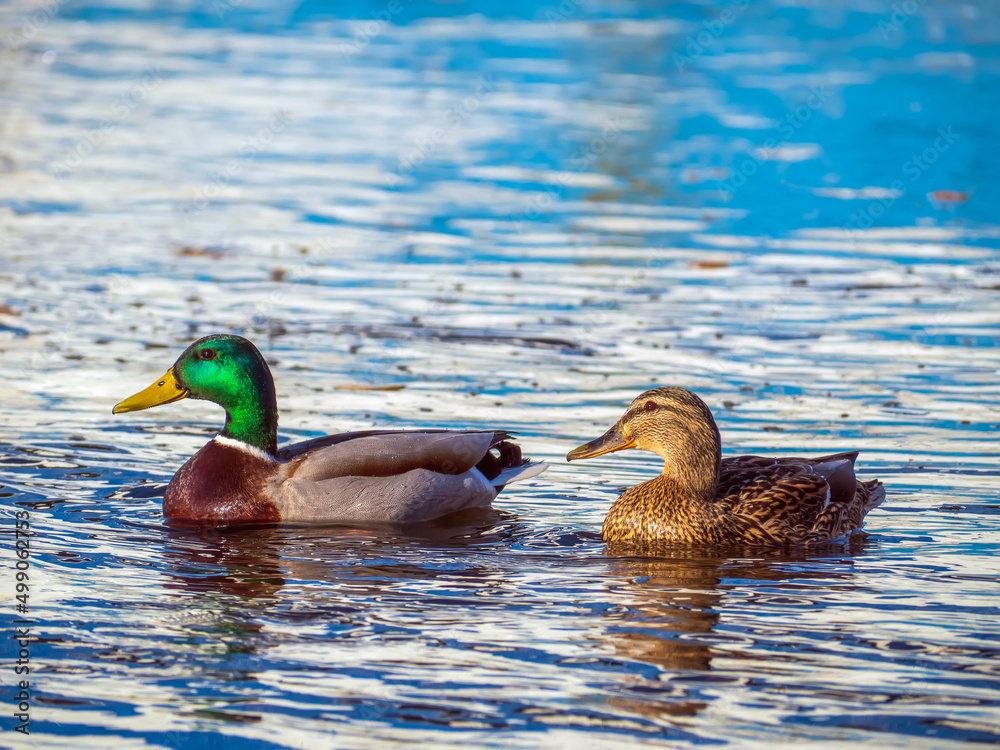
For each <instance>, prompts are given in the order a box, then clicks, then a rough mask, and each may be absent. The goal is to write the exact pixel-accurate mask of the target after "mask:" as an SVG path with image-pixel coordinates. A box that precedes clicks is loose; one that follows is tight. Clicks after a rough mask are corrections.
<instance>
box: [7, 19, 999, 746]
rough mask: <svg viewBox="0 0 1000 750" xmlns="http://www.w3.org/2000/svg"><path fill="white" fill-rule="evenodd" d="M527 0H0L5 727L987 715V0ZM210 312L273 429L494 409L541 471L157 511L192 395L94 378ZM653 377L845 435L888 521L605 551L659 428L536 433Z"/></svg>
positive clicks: (117, 738)
mask: <svg viewBox="0 0 1000 750" xmlns="http://www.w3.org/2000/svg"><path fill="white" fill-rule="evenodd" d="M262 5H263V4H262ZM507 5H508V6H509V7H507V8H505V10H504V11H503V13H501V14H500V15H498V11H497V10H496V8H495V7H494V6H492V5H490V4H485V3H474V2H470V3H459V4H456V5H448V6H442V5H438V4H433V3H423V2H417V1H416V0H415V1H414V2H404V3H401V4H398V6H397V5H396V4H385V5H382V4H378V3H376V4H372V5H371V6H370V7H369V6H366V5H364V4H361V5H357V7H356V12H355V13H354V14H353V15H354V16H355V18H356V19H357V20H344V19H337V18H334V17H332V15H331V14H330V13H329V11H327V10H326V9H325V8H324V7H321V5H320V4H317V3H309V2H307V3H302V4H297V3H296V4H292V3H287V4H269V5H268V7H267V8H264V7H257V6H256V4H254V3H243V4H239V3H225V2H223V3H214V4H212V3H208V2H203V3H174V4H169V5H168V6H166V7H162V8H153V9H150V8H149V7H148V6H149V4H147V3H138V2H132V1H131V0H121V1H120V2H118V3H116V4H115V5H113V6H108V8H106V9H104V10H95V9H87V8H85V7H83V6H81V5H78V4H73V3H64V4H62V5H59V6H56V7H57V12H56V13H55V15H54V16H52V17H51V18H50V17H49V16H50V15H51V14H45V13H43V14H42V15H41V16H39V15H37V13H38V12H39V11H38V10H37V8H38V7H39V6H38V5H36V4H35V3H29V2H24V3H14V4H12V5H7V6H4V7H3V8H0V30H2V34H0V36H2V37H3V38H4V39H6V40H7V41H6V49H5V51H3V53H2V57H0V61H2V66H3V68H2V70H3V73H2V82H3V100H4V105H5V106H4V118H3V120H2V123H3V140H2V142H0V172H2V174H3V176H4V177H5V178H6V179H4V180H3V181H0V225H2V233H0V242H2V245H0V257H2V260H3V265H2V267H0V352H2V357H0V498H2V499H3V514H4V524H3V533H4V534H5V535H6V538H7V540H8V541H9V544H8V552H7V553H6V554H5V555H4V566H5V571H4V579H3V587H4V589H3V590H4V594H5V601H8V602H13V601H14V595H15V591H14V564H15V560H16V558H15V557H14V555H13V552H12V551H11V549H10V548H11V547H12V545H13V536H14V513H15V511H17V510H28V511H29V512H30V517H31V525H32V528H33V530H34V532H35V534H36V535H35V537H34V538H33V539H32V542H31V543H32V545H33V546H32V550H33V556H32V558H31V568H30V576H31V578H30V607H29V616H30V618H31V619H32V620H33V621H34V625H33V626H32V627H33V633H34V635H35V637H36V640H35V641H34V642H33V643H32V644H31V668H32V672H31V676H30V679H31V690H32V700H33V701H34V703H33V707H32V712H31V719H32V723H31V736H30V743H31V744H30V746H31V747H34V748H48V747H65V746H66V744H67V743H72V745H73V746H74V747H77V748H90V747H95V748H105V747H107V746H108V745H109V743H111V744H113V745H114V746H115V747H124V748H130V747H185V748H189V747H217V746H218V743H219V742H220V736H223V737H224V738H225V739H227V740H229V741H230V742H231V743H232V744H233V746H238V747H254V748H257V747H338V748H371V747H384V746H387V745H390V744H392V743H395V742H399V743H403V742H413V741H414V740H415V739H418V740H419V741H420V742H421V743H423V744H425V745H427V746H429V747H469V746H481V747H504V748H511V747H537V746H544V747H573V748H587V747H601V748H618V747H621V748H625V747H634V746H636V745H639V744H648V745H651V746H670V747H684V746H689V745H703V744H704V745H714V744H719V745H722V744H730V745H733V746H737V747H770V746H773V745H774V744H776V743H790V742H808V741H812V742H817V743H822V744H823V746H824V747H835V746H838V745H844V746H846V745H847V744H848V743H850V745H851V746H857V745H859V744H865V745H868V746H873V747H874V746H877V747H908V748H909V747H927V748H930V747H945V746H947V747H953V746H956V745H958V744H959V743H964V742H967V743H983V742H990V743H996V742H997V741H998V740H1000V692H998V688H1000V667H998V664H1000V662H998V659H997V657H998V649H1000V625H998V622H1000V621H998V619H997V615H998V614H1000V608H998V607H997V605H996V595H997V591H998V588H997V584H998V582H1000V576H998V572H1000V570H998V567H1000V566H998V563H997V557H996V551H997V542H998V540H1000V534H998V531H997V525H998V521H1000V512H998V507H1000V504H998V498H997V473H998V470H997V451H996V429H997V427H998V425H1000V385H998V380H997V372H998V369H1000V356H998V354H997V350H996V347H995V344H996V340H997V336H998V327H1000V304H998V301H997V289H998V288H1000V261H998V255H1000V252H998V251H1000V225H998V224H997V223H996V222H995V220H994V219H995V217H994V213H993V208H994V207H995V206H996V205H997V204H998V200H1000V195H998V192H997V182H996V179H995V175H996V174H997V171H998V169H1000V149H998V148H997V141H996V136H995V118H994V116H993V114H994V113H995V112H996V111H997V107H998V104H1000V102H998V92H1000V86H998V85H997V84H998V80H997V79H998V73H1000V56H998V43H1000V12H998V10H997V8H995V7H994V5H993V4H992V3H989V2H987V1H986V0H982V1H981V2H965V3H961V4H955V5H951V4H944V3H927V4H926V5H923V6H922V8H921V10H920V12H919V14H915V15H911V16H905V17H904V18H903V19H902V21H900V19H899V18H895V19H894V16H893V12H894V9H893V5H892V3H890V2H889V0H850V1H848V2H843V3H837V4H830V3H820V2H816V3H810V2H806V3H798V4H795V5H792V4H785V3H781V2H776V1H761V2H753V3H750V4H749V5H748V6H747V7H746V8H743V7H742V6H743V3H741V2H734V3H731V4H726V3H719V4H712V3H706V4H703V5H694V4H671V5H669V7H668V8H667V10H666V13H667V14H668V15H667V16H666V17H657V14H654V13H652V12H650V11H647V10H644V9H643V8H641V7H639V6H638V5H634V4H628V3H612V2H607V3H594V4H582V5H581V4H575V3H563V4H562V5H559V6H555V5H554V6H547V7H542V8H539V7H538V6H535V5H530V4H519V3H514V4H510V3H508V4H507ZM49 7H52V6H49ZM396 7H398V8H399V10H398V11H390V15H391V16H392V18H391V20H392V21H393V23H392V24H389V25H386V24H380V23H377V22H376V21H374V20H373V18H372V13H374V14H375V15H376V16H377V15H378V14H379V13H380V12H382V11H383V10H385V9H387V8H396ZM725 12H728V13H729V15H725ZM443 14H446V17H438V16H441V15H443ZM33 18H34V19H35V21H32V22H31V23H34V27H32V26H30V25H29V26H26V25H25V23H26V21H30V20H31V19H33ZM726 19H730V20H726ZM373 24H374V25H373ZM32 28H34V31H32ZM706 34H707V36H706ZM699 50H700V51H699ZM88 133H90V134H91V135H90V136H88ZM92 141H95V142H96V145H95V144H94V143H93V142H92ZM220 330H226V331H237V332H242V333H244V334H245V335H248V336H250V337H252V338H253V339H254V340H255V341H256V342H257V343H258V344H259V345H260V347H261V348H262V350H263V351H264V352H265V354H266V356H267V358H268V360H269V361H270V363H271V365H272V369H273V371H274V373H275V377H276V381H277V388H278V397H279V403H280V405H281V408H282V421H281V438H282V440H285V441H291V440H296V439H300V438H305V437H310V436H313V435H316V434H320V433H324V432H333V431H340V430H347V429H358V428H369V427H390V428H406V427H412V426H418V425H434V426H446V427H480V426H502V427H505V428H509V429H512V430H516V431H518V432H519V433H520V436H521V442H522V443H523V445H524V447H525V451H526V453H528V454H529V455H531V456H533V457H538V458H544V459H547V460H550V461H552V463H553V465H552V468H551V469H550V470H549V471H548V472H547V473H546V474H544V475H542V476H540V477H538V478H537V479H535V480H532V481H530V482H526V483H522V484H519V485H517V486H516V487H510V488H508V490H507V491H505V493H504V494H503V495H502V496H501V497H500V499H499V500H498V501H497V503H496V512H495V514H494V515H493V516H490V517H486V518H476V519H467V521H466V522H465V524H464V525H457V526H456V525H447V524H435V525H431V526H428V527H426V528H419V529H407V530H398V529H397V530H386V529H382V530H358V529H345V528H333V529H327V528H323V529H318V528H280V529H254V530H242V531H239V530H237V531H226V532H207V531H206V532H198V533H196V532H190V531H179V530H174V529H170V528H167V527H165V526H164V525H163V523H162V516H161V511H160V502H161V498H162V494H163V489H164V487H165V485H166V482H167V481H168V480H169V477H170V476H171V474H172V472H173V471H174V470H175V469H176V467H177V466H179V465H180V463H182V461H183V460H184V458H185V457H186V456H188V455H190V454H191V453H192V452H193V451H194V450H196V449H197V447H198V446H199V445H200V444H201V443H202V442H203V441H204V440H205V439H206V437H207V436H209V435H211V434H212V433H213V432H214V430H215V428H216V427H217V425H218V424H219V421H220V415H219V412H218V409H217V408H216V407H214V406H211V405H208V404H205V403H194V402H185V403H183V404H179V405H176V406H171V407H167V408H164V409H162V410H158V411H156V412H152V413H141V414H134V415H132V414H130V415H126V416H118V417H112V416H111V414H110V408H111V405H112V404H114V403H115V402H116V401H118V400H120V399H121V398H122V397H124V396H126V395H128V394H130V393H132V392H134V391H136V390H138V389H139V388H140V387H143V386H145V385H146V384H147V383H148V382H150V381H151V380H152V379H153V378H155V377H156V376H158V375H160V374H161V373H162V372H163V371H164V369H165V368H166V367H167V366H168V365H169V364H170V363H171V362H172V361H173V358H174V357H175V356H176V354H177V353H178V352H179V350H180V349H181V348H182V347H183V346H184V344H185V343H186V342H188V341H190V340H191V339H192V338H193V337H195V336H198V335H203V334H205V333H208V332H213V331H220ZM651 384H676V385H683V386H686V387H689V388H692V389H694V390H696V391H698V392H699V393H700V394H702V395H703V396H704V397H705V399H706V400H707V401H708V403H709V404H710V405H711V406H712V408H713V410H714V412H715V414H716V416H717V419H718V421H719V425H720V429H721V430H722V434H723V439H724V448H725V450H726V451H727V452H728V453H730V454H735V453H751V452H760V453H764V452H775V453H800V452H804V451H808V452H812V451H815V452H827V451H835V450H843V449H848V448H858V449H861V450H862V451H863V454H862V458H861V462H860V464H859V465H860V467H861V470H862V472H863V473H864V474H865V475H870V476H878V477H880V478H881V479H882V480H883V481H884V482H885V484H886V485H887V487H888V488H889V497H888V500H887V501H886V503H885V505H884V506H883V507H882V508H881V509H879V510H878V511H876V512H874V513H873V514H872V515H871V516H870V517H869V520H868V526H867V528H868V531H869V533H870V536H868V538H867V539H866V540H864V541H863V542H861V541H860V540H859V541H858V542H857V543H855V544H852V545H850V546H847V547H843V548H831V549H829V550H819V551H814V552H811V553H808V554H804V553H798V554H796V553H773V554H757V555H749V556H729V557H718V556H713V555H712V554H708V553H699V552H697V551H691V550H686V551H680V550H679V551H677V553H676V554H675V555H673V556H671V557H665V558H660V559H631V558H617V557H613V556H609V555H605V554H604V548H603V545H602V544H601V542H600V540H599V530H600V524H601V521H602V519H603V516H604V513H605V512H606V510H607V508H608V507H609V505H610V503H611V502H612V501H613V500H614V498H615V497H616V496H617V494H618V492H619V490H620V488H622V487H624V486H628V485H631V484H635V483H637V482H639V481H641V480H643V479H645V478H648V477H651V476H652V475H653V474H655V472H656V471H657V460H656V459H655V457H653V456H650V455H645V454H643V455H639V454H635V453H624V454H616V455H614V456H612V457H608V458H607V459H600V460H596V461H593V462H586V463H583V464H582V465H577V464H574V465H572V466H568V465H566V464H565V463H564V462H563V461H562V457H563V456H564V455H565V453H566V451H567V450H568V449H570V448H571V447H574V446H575V445H577V444H579V443H580V442H583V441H584V440H587V439H590V438H593V437H596V436H597V435H599V434H600V433H601V432H603V431H604V430H605V429H606V428H607V427H608V426H610V424H612V422H613V421H614V420H615V419H616V418H617V417H618V416H619V414H620V413H621V410H622V409H623V407H624V406H625V404H627V403H628V401H630V400H631V398H633V397H634V396H635V395H636V394H637V393H638V392H639V391H640V390H642V389H644V388H646V387H648V386H649V385H651ZM351 385H366V386H388V385H396V386H404V387H403V388H402V389H401V390H397V391H345V390H338V387H343V386H351ZM12 611H13V610H12V609H10V608H7V609H5V612H12ZM4 635H5V641H6V640H7V639H6V635H7V633H5V634H4ZM12 653H13V652H9V654H8V655H10V654H12ZM3 670H4V684H5V685H13V681H14V680H13V677H14V674H13V671H12V669H11V668H9V666H8V665H6V664H5V665H4V666H3ZM5 696H8V697H5V701H6V702H5V704H4V706H5V708H4V712H5V713H4V715H5V716H6V715H8V714H10V710H8V709H9V708H11V700H12V698H13V694H12V693H5ZM12 722H13V719H12V718H10V717H9V716H8V718H7V719H5V725H4V733H3V735H2V738H0V744H4V745H6V744H11V743H13V744H15V745H17V744H18V742H19V741H21V744H22V745H23V746H28V744H27V741H26V739H25V738H22V737H21V736H20V735H16V734H15V733H14V732H13V731H12V726H13V724H12Z"/></svg>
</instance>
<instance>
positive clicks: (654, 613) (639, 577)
mask: <svg viewBox="0 0 1000 750" xmlns="http://www.w3.org/2000/svg"><path fill="white" fill-rule="evenodd" d="M861 547H862V543H860V542H858V543H856V544H855V545H854V547H853V551H854V553H855V554H857V553H860V552H861ZM609 573H610V575H611V576H613V577H616V578H620V579H624V581H625V582H626V584H625V585H624V586H620V585H619V586H616V587H615V589H614V593H615V594H617V595H619V597H616V598H617V600H618V601H619V602H620V603H621V604H622V605H623V606H624V609H623V610H620V611H616V612H615V613H613V614H608V615H606V619H607V620H610V621H611V622H609V623H608V624H607V626H606V628H605V630H604V637H605V638H606V639H607V640H608V642H609V643H610V644H611V645H612V646H613V648H614V651H615V653H616V654H617V655H618V656H619V657H620V658H622V659H624V660H628V661H638V662H642V663H644V664H648V665H651V666H653V667H655V668H656V669H657V670H658V677H657V679H653V680H651V679H649V677H648V676H643V675H642V674H641V673H638V672H637V673H635V674H633V675H631V676H630V677H628V678H627V679H626V680H625V682H624V686H623V689H622V690H621V694H620V695H619V696H618V697H616V698H614V699H612V700H611V701H609V703H610V705H613V706H615V707H617V708H620V709H624V710H627V711H628V712H630V713H634V714H637V715H640V716H644V717H647V718H655V717H663V716H694V715H697V714H699V713H701V712H702V711H703V710H705V709H706V708H708V707H709V706H710V705H711V704H713V703H714V702H715V701H717V700H718V694H719V691H720V689H722V688H727V689H730V690H732V689H733V688H740V687H741V686H743V685H745V684H746V683H747V678H746V677H745V676H744V675H742V674H735V673H734V672H733V670H732V665H731V664H730V665H729V666H727V667H726V668H723V669H722V670H719V669H717V668H716V667H715V666H714V664H713V660H714V659H715V658H716V657H722V658H724V659H726V660H727V661H728V660H732V659H734V658H735V659H739V660H741V661H747V660H750V661H759V662H760V663H759V664H757V665H755V669H756V670H757V671H758V672H759V673H760V674H768V673H769V672H770V671H771V669H773V668H774V667H776V666H777V664H776V663H773V662H772V663H770V664H769V660H768V659H767V658H766V657H759V656H756V655H755V647H756V644H755V642H754V637H753V634H752V633H741V632H738V631H737V630H735V629H734V628H732V627H730V626H729V624H728V623H726V622H725V621H724V620H723V615H722V613H723V611H724V610H726V609H727V608H728V607H731V606H732V604H733V602H732V601H731V600H732V599H733V598H734V595H735V598H737V599H739V598H742V595H744V594H745V593H746V592H747V591H753V590H754V589H757V588H760V587H763V586H768V587H771V586H779V587H780V588H781V589H783V590H788V589H789V588H796V584H797V583H798V582H803V581H822V582H823V588H822V590H826V587H827V586H828V585H836V586H837V587H838V588H840V589H843V587H844V586H845V585H846V586H847V587H851V586H852V585H853V578H854V572H853V563H852V560H851V559H850V558H849V557H847V558H845V556H844V554H843V551H842V550H841V552H840V554H836V555H834V554H831V555H830V556H828V557H824V556H823V555H822V553H819V554H817V553H809V554H808V555H804V554H803V555H795V554H788V553H769V554H764V555H761V554H760V553H759V552H758V553H755V557H753V558H733V557H711V556H707V557H706V556H702V555H700V554H699V553H698V551H697V550H695V549H691V548H687V549H684V548H677V547H674V548H673V549H669V548H660V549H659V550H658V556H646V557H617V558H613V559H612V560H611V563H610V570H609ZM787 601H788V603H790V604H794V606H795V607H796V608H801V607H803V606H818V604H816V603H813V602H810V601H809V599H808V595H803V596H796V597H794V598H792V597H789V598H788V599H787ZM773 603H774V600H771V604H773ZM746 667H747V665H744V666H743V667H742V669H746ZM706 689H708V690H706ZM716 708H718V707H716Z"/></svg>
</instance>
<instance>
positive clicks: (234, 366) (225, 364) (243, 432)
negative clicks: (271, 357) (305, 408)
mask: <svg viewBox="0 0 1000 750" xmlns="http://www.w3.org/2000/svg"><path fill="white" fill-rule="evenodd" d="M182 398H200V399H205V400H206V401H213V402H215V403H217V404H218V405H219V406H221V407H222V408H223V409H225V410H226V425H225V427H223V429H222V432H221V433H220V434H221V435H222V436H223V437H227V438H232V439H233V440H241V441H243V442H244V443H249V444H250V445H253V446H256V447H257V448H261V449H262V450H265V451H267V452H268V453H270V454H271V455H274V454H275V452H276V451H277V441H278V405H277V399H276V398H275V395H274V379H273V378H272V377H271V371H270V370H269V369H268V367H267V363H266V362H265V361H264V357H263V356H261V353H260V352H259V351H258V350H257V347H256V346H254V345H253V344H252V343H250V342H249V341H248V340H247V339H245V338H243V337H241V336H232V335H228V334H216V335H214V336H206V337H205V338H203V339H199V340H198V341H195V342H194V343H193V344H191V346H189V347H188V348H187V349H185V350H184V353H183V354H182V355H181V356H180V357H179V358H178V359H177V361H176V362H175V363H174V366H173V367H171V368H170V369H169V370H168V371H167V373H166V375H164V376H163V377H162V378H160V379H159V380H158V381H157V382H155V383H153V384H152V385H151V386H149V387H148V388H146V389H145V390H144V391H141V392H139V393H136V394H135V395H134V396H130V397H129V398H127V399H125V400H124V401H122V402H121V403H120V404H118V405H117V406H116V407H115V408H114V413H115V414H120V413H121V412H126V411H139V410H140V409H148V408H150V407H152V406H159V405H160V404H168V403H170V402H172V401H179V400H180V399H182Z"/></svg>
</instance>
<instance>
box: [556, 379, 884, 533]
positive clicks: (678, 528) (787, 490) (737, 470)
mask: <svg viewBox="0 0 1000 750" xmlns="http://www.w3.org/2000/svg"><path fill="white" fill-rule="evenodd" d="M625 448H639V449H641V450H648V451H652V452H653V453H656V454H657V455H659V456H661V457H662V458H663V460H664V466H663V473H662V474H661V475H660V476H658V477H657V478H656V479H653V480H650V481H648V482H643V483H642V484H640V485H637V486H635V487H631V488H629V489H627V490H626V491H625V492H623V493H622V495H621V497H619V498H618V500H616V501H615V503H614V505H612V506H611V510H610V511H609V512H608V515H607V517H606V518H605V519H604V529H603V531H602V538H603V539H604V541H606V542H633V543H634V542H638V543H643V542H654V543H655V542H680V543H696V544H716V545H735V546H742V545H752V546H786V545H798V544H816V543H820V542H824V541H828V540H832V539H836V538H837V537H841V536H844V535H847V534H850V533H852V532H854V531H857V530H858V529H860V528H861V526H862V523H863V522H864V517H865V515H866V514H867V513H868V512H869V511H870V510H872V509H873V508H876V507H878V506H879V505H880V504H881V503H882V501H883V500H884V499H885V488H884V487H883V486H882V483H881V482H879V481H878V480H877V479H873V480H871V481H869V482H860V481H858V480H857V479H856V478H855V476H854V460H855V459H856V458H857V457H858V454H857V451H855V452H853V453H835V454H833V455H831V456H822V457H819V458H762V457H760V456H738V457H736V458H727V459H724V460H723V459H722V447H721V441H720V438H719V428H718V427H716V425H715V420H714V419H713V418H712V412H711V411H709V409H708V406H706V405H705V402H704V401H702V400H701V399H700V398H698V397H697V396H696V395H695V394H693V393H692V392H691V391H688V390H685V389H684V388H654V389H653V390H651V391H646V392H645V393H643V394H642V395H641V396H639V397H638V398H637V399H636V400H635V401H633V402H632V405H631V406H629V408H628V410H627V411H626V412H625V414H624V416H622V418H621V419H619V420H618V423H617V424H616V425H615V426H614V427H612V428H611V429H610V430H608V431H607V432H606V433H605V434H604V435H602V436H601V437H599V438H597V439H596V440H593V441H591V442H589V443H587V444H586V445H581V446H580V447H579V448H575V449H573V450H572V451H570V452H569V454H568V455H567V456H566V460H568V461H573V460H575V459H580V458H593V457H594V456H600V455H602V454H604V453H610V452H611V451H619V450H624V449H625Z"/></svg>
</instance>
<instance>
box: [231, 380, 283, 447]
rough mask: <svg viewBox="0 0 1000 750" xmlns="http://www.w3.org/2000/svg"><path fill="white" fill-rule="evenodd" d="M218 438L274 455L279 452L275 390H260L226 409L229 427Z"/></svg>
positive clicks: (272, 388)
mask: <svg viewBox="0 0 1000 750" xmlns="http://www.w3.org/2000/svg"><path fill="white" fill-rule="evenodd" d="M219 434H220V435H222V437H225V438H229V439H231V440H239V441H240V442H243V443H247V444H248V445H252V446H254V447H255V448H260V449H261V450H263V451H267V453H268V454H269V455H271V456H273V455H275V454H276V453H277V452H278V405H277V399H276V398H275V395H274V386H273V385H272V386H271V387H270V389H267V388H265V389H258V390H257V391H256V392H255V393H254V394H253V395H248V396H245V397H244V398H243V399H241V400H240V403H239V404H237V405H232V406H227V407H226V424H225V426H224V427H223V428H222V432H220V433H219Z"/></svg>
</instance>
